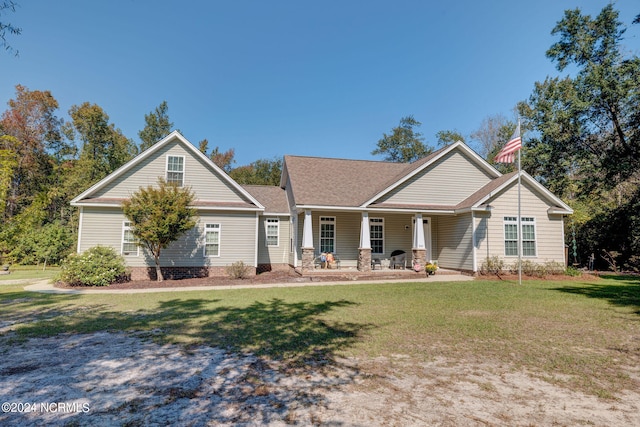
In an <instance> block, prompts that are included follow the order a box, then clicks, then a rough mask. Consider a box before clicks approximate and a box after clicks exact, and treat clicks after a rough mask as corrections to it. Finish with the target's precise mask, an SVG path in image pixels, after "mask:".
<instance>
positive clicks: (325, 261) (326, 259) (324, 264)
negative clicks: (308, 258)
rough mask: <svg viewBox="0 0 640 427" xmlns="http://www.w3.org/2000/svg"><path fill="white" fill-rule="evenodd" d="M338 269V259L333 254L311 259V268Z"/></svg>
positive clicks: (324, 254)
mask: <svg viewBox="0 0 640 427" xmlns="http://www.w3.org/2000/svg"><path fill="white" fill-rule="evenodd" d="M318 267H319V268H337V269H340V258H339V257H338V255H336V254H334V253H321V254H320V255H318V256H317V257H315V258H314V259H313V268H318Z"/></svg>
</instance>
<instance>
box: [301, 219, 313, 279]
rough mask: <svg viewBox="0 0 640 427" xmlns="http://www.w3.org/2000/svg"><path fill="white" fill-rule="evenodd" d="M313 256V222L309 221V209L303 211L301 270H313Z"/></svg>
mask: <svg viewBox="0 0 640 427" xmlns="http://www.w3.org/2000/svg"><path fill="white" fill-rule="evenodd" d="M314 257H315V253H314V248H313V224H312V222H311V211H310V210H308V209H307V210H305V211H304V225H303V227H302V271H303V272H304V271H305V270H313V259H314Z"/></svg>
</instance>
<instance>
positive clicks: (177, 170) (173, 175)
mask: <svg viewBox="0 0 640 427" xmlns="http://www.w3.org/2000/svg"><path fill="white" fill-rule="evenodd" d="M167 182H168V183H173V184H176V185H177V186H178V187H182V186H183V185H184V156H167Z"/></svg>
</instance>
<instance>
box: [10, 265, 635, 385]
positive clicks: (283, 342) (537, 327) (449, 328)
mask: <svg viewBox="0 0 640 427" xmlns="http://www.w3.org/2000/svg"><path fill="white" fill-rule="evenodd" d="M0 326H2V328H0V331H2V332H1V336H2V337H3V339H2V341H0V342H1V343H2V344H3V345H7V344H11V342H15V341H19V340H22V339H25V338H27V337H35V336H50V335H55V334H61V333H88V332H93V331H137V332H142V334H143V335H146V336H149V337H150V338H152V339H155V340H159V341H165V342H177V343H184V344H186V345H197V344H204V345H211V346H222V347H225V348H228V349H230V350H232V351H251V352H255V353H257V354H260V355H262V356H264V357H270V358H277V359H282V360H284V361H286V362H289V363H294V364H298V363H308V362H309V361H310V360H314V359H315V360H323V361H330V360H331V359H332V358H333V357H334V356H345V355H346V356H356V357H376V356H389V355H391V354H402V355H406V356H408V357H410V358H413V360H415V361H416V362H420V361H425V360H426V361H428V360H433V359H434V358H436V357H444V358H448V359H450V360H452V362H461V361H463V362H464V361H474V362H477V361H484V360H487V361H491V362H492V363H498V364H500V365H505V366H511V367H513V369H526V370H528V371H529V372H531V373H533V374H534V375H538V376H540V377H541V378H544V379H546V380H549V381H555V382H561V383H563V384H565V385H567V386H569V387H571V388H573V389H579V390H582V391H586V392H588V393H591V394H596V395H598V396H601V397H612V396H613V395H614V394H615V393H616V392H617V391H619V390H620V389H624V388H630V387H634V383H633V379H632V378H630V376H629V375H628V374H627V370H626V369H627V368H628V367H629V366H637V365H638V364H639V362H640V278H638V277H635V278H634V277H613V276H612V277H608V278H604V279H600V280H597V281H581V280H578V281H542V280H535V281H525V282H523V285H522V286H519V285H518V284H517V283H514V282H508V281H483V280H476V281H471V282H451V283H446V282H431V283H429V282H426V283H407V284H359V285H349V286H319V287H299V288H272V289H261V290H257V289H238V290H224V291H195V292H180V293H174V292H168V293H146V294H128V295H127V294H104V295H48V294H34V293H29V292H24V291H23V290H22V287H21V286H18V285H2V286H0Z"/></svg>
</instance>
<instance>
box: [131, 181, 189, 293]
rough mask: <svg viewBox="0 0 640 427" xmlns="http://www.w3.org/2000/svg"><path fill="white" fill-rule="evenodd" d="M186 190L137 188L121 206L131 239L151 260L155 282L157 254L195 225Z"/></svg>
mask: <svg viewBox="0 0 640 427" xmlns="http://www.w3.org/2000/svg"><path fill="white" fill-rule="evenodd" d="M194 197H195V195H194V193H193V192H192V191H191V189H190V188H181V187H178V186H177V185H175V184H169V183H167V182H166V181H165V180H164V179H162V178H160V179H159V180H158V186H157V187H152V186H148V187H147V188H140V189H139V190H138V191H137V192H135V193H133V194H132V195H131V198H130V199H129V200H125V201H124V202H123V203H122V210H123V212H124V214H125V216H126V217H127V218H128V219H129V220H130V221H131V223H132V226H133V230H132V232H133V235H134V236H135V237H136V239H138V240H139V242H140V245H141V246H144V247H146V248H147V249H148V250H149V251H150V252H151V253H152V254H153V256H154V259H155V262H156V272H157V277H158V281H162V280H163V277H162V272H161V270H160V252H161V251H162V249H165V248H166V247H167V246H168V245H169V244H170V243H171V242H173V241H175V240H177V239H178V238H179V237H180V236H181V235H182V234H183V233H185V232H186V231H188V230H190V229H191V228H193V227H194V226H195V225H196V221H195V220H194V217H195V216H196V210H195V209H194V208H192V207H190V204H191V203H192V202H193V200H194Z"/></svg>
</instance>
